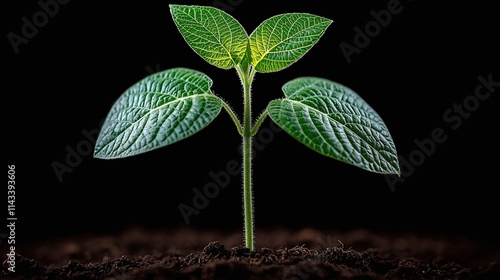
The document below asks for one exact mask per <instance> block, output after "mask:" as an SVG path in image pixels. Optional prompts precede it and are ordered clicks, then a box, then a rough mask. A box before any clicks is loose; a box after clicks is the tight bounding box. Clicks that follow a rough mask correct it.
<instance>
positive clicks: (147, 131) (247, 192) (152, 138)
mask: <svg viewBox="0 0 500 280" xmlns="http://www.w3.org/2000/svg"><path fill="white" fill-rule="evenodd" d="M170 12H171V14H172V18H173V21H174V22H175V24H176V26H177V28H178V30H179V31H180V33H181V34H182V36H183V37H184V39H185V41H186V42H187V44H188V45H189V46H190V47H191V48H192V49H193V50H194V51H195V52H196V53H197V54H198V55H199V56H201V57H202V58H203V59H204V60H205V61H207V62H208V63H210V64H212V65H214V66H216V67H219V68H222V69H231V68H234V69H236V72H237V74H238V76H239V78H240V81H241V84H242V87H243V103H244V104H243V108H244V109H243V120H240V118H239V117H238V116H237V114H236V113H235V112H234V111H233V109H231V107H230V106H229V105H228V104H227V103H226V102H225V101H224V100H222V99H221V98H219V97H218V96H216V95H215V94H214V93H213V92H212V91H211V86H212V80H211V79H210V78H209V77H208V76H207V75H205V74H203V73H201V72H198V71H195V70H191V69H187V68H173V69H169V70H166V71H163V72H159V73H156V74H153V75H150V76H148V77H146V78H144V79H142V80H141V81H139V82H137V83H136V84H134V85H132V86H131V87H130V88H128V89H127V90H126V91H125V92H124V93H123V94H122V95H121V96H120V97H119V98H118V100H117V101H116V103H115V104H114V105H113V106H112V108H111V110H110V112H109V114H108V116H107V118H106V120H105V122H104V124H103V126H102V129H101V132H100V134H99V137H98V139H97V142H96V146H95V150H94V157H96V158H102V159H115V158H123V157H128V156H134V155H137V154H141V153H145V152H148V151H152V150H155V149H158V148H160V147H164V146H167V145H170V144H173V143H175V142H178V141H180V140H183V139H185V138H187V137H189V136H191V135H193V134H195V133H197V132H198V131H200V130H202V129H203V128H205V127H206V126H208V125H209V124H210V123H211V122H212V121H213V120H214V119H215V118H216V117H217V116H218V115H219V113H220V112H221V110H222V108H224V110H225V111H226V112H227V113H228V114H229V116H230V117H231V119H232V120H233V122H234V124H235V125H236V129H237V130H238V133H239V134H240V135H241V137H242V138H243V201H244V203H243V209H244V224H245V233H244V235H245V245H246V247H248V248H249V249H250V250H253V248H254V230H253V207H252V203H253V195H252V173H251V170H252V160H251V159H252V155H251V152H252V137H253V136H254V135H255V134H256V133H257V132H258V130H259V127H260V125H261V124H262V122H263V121H264V120H265V119H266V117H267V116H269V117H270V118H271V119H272V120H273V121H274V122H275V123H276V124H277V125H278V126H279V127H281V128H282V129H283V130H284V131H286V132H287V133H288V134H290V135H291V136H292V137H293V138H295V139H297V140H298V141H299V142H301V143H302V144H304V145H306V146H307V147H309V148H311V149H312V150H314V151H316V152H318V153H320V154H322V155H325V156H327V157H331V158H333V159H337V160H340V161H342V162H345V163H348V164H351V165H354V166H357V167H359V168H362V169H365V170H368V171H371V172H376V173H381V174H399V173H400V169H399V163H398V157H397V153H396V148H395V145H394V142H393V140H392V137H391V135H390V133H389V131H388V129H387V127H386V125H385V124H384V122H383V121H382V119H381V118H380V116H379V115H378V114H377V113H376V112H375V111H374V110H373V109H372V108H371V107H370V106H369V105H368V104H367V103H366V102H365V101H364V100H363V99H362V98H361V97H360V96H359V95H358V94H357V93H355V92H354V91H352V90H351V89H349V88H347V87H345V86H343V85H341V84H339V83H335V82H333V81H330V80H327V79H324V78H317V77H301V78H296V79H294V80H292V81H289V82H288V83H286V84H285V85H284V86H283V87H282V90H283V92H284V94H285V96H284V98H282V99H277V100H273V101H271V102H270V103H269V105H268V106H267V108H266V109H265V110H264V112H262V113H261V114H260V115H259V117H258V118H256V119H254V118H253V117H252V102H251V100H252V99H251V96H252V94H251V87H252V82H253V80H254V77H255V74H256V73H271V72H277V71H280V70H283V69H285V68H287V67H289V66H291V65H292V64H293V63H295V62H296V61H298V60H299V59H300V58H301V57H302V56H304V55H305V54H306V53H307V52H308V51H309V50H310V49H311V48H312V47H313V46H314V45H315V44H316V43H317V42H318V40H319V39H320V38H321V37H322V36H323V34H324V33H325V31H326V30H327V28H328V26H329V25H330V24H331V23H332V20H330V19H327V18H324V17H320V16H317V15H312V14H306V13H289V14H281V15H276V16H273V17H271V18H269V19H267V20H265V21H264V22H262V23H261V24H260V25H259V26H258V27H257V28H256V29H255V30H254V31H253V32H252V33H251V34H250V36H248V35H247V32H246V31H245V29H244V28H243V27H242V26H241V24H240V23H239V22H238V21H237V20H236V19H234V18H233V17H232V16H230V15H229V14H227V13H225V12H224V11H221V10H219V9H216V8H213V7H205V6H186V5H170Z"/></svg>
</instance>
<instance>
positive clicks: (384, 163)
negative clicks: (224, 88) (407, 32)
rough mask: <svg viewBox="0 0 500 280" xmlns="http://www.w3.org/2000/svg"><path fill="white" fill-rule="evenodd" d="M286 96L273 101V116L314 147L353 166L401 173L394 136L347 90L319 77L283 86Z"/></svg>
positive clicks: (356, 95) (389, 172) (302, 141)
mask: <svg viewBox="0 0 500 280" xmlns="http://www.w3.org/2000/svg"><path fill="white" fill-rule="evenodd" d="M283 92H284V93H285V96H286V98H285V99H280V100H274V101H271V102H270V103H269V105H268V112H269V116H270V117H271V119H272V120H273V121H274V122H276V124H278V125H279V126H280V127H281V128H283V130H285V131H286V132H287V133H288V134H290V135H291V136H292V137H294V138H295V139H297V140H298V141H300V142H301V143H303V144H305V145H306V146H308V147H309V148H311V149H313V150H314V151H316V152H318V153H320V154H323V155H325V156H328V157H332V158H334V159H338V160H340V161H343V162H346V163H349V164H352V165H355V166H357V167H360V168H363V169H366V170H369V171H373V172H377V173H385V174H400V169H399V163H398V155H397V153H396V147H395V145H394V142H393V140H392V137H391V135H390V133H389V130H388V129H387V127H386V125H385V124H384V122H383V121H382V119H381V118H380V116H379V115H378V114H377V113H376V112H375V111H374V110H373V109H372V108H371V107H370V106H369V105H368V104H367V103H366V102H365V101H364V100H363V99H361V97H360V96H359V95H358V94H356V93H355V92H354V91H352V90H351V89H349V88H347V87H345V86H343V85H341V84H338V83H335V82H332V81H329V80H326V79H320V78H297V79H295V80H292V81H290V82H288V83H286V84H285V85H284V86H283Z"/></svg>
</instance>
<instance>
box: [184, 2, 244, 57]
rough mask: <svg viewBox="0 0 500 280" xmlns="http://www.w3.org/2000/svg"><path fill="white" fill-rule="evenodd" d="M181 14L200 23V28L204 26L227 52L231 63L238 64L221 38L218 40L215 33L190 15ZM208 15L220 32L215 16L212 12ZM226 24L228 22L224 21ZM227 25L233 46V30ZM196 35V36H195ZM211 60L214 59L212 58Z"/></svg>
mask: <svg viewBox="0 0 500 280" xmlns="http://www.w3.org/2000/svg"><path fill="white" fill-rule="evenodd" d="M179 12H181V13H183V14H185V15H186V16H187V17H189V18H191V19H192V20H193V21H194V22H196V23H198V24H199V25H200V26H202V27H203V28H204V29H205V30H206V31H207V32H208V33H210V34H211V35H212V37H214V38H215V40H216V41H217V42H218V43H219V45H221V46H222V48H223V49H224V51H225V52H226V54H227V55H228V57H229V59H230V60H231V62H232V63H233V65H236V62H235V61H234V59H233V57H232V55H231V52H230V51H229V50H228V49H227V48H226V46H224V44H222V42H221V41H220V38H217V36H215V34H214V33H212V32H211V31H210V30H209V29H208V28H206V27H205V25H203V24H202V23H201V22H199V21H198V20H196V19H195V18H193V17H192V16H190V15H189V14H188V13H186V12H184V11H182V10H180V11H179ZM207 12H208V14H209V15H210V16H211V17H212V18H213V20H214V22H215V24H216V26H217V31H220V30H219V26H218V25H217V21H216V20H215V18H214V15H213V14H212V13H211V12H210V11H207ZM224 22H226V21H225V20H224ZM226 24H227V25H228V27H229V28H228V29H229V32H230V34H231V45H232V42H233V33H232V30H231V26H230V25H229V23H227V22H226ZM195 35H196V34H195ZM210 59H213V58H212V57H211V58H210Z"/></svg>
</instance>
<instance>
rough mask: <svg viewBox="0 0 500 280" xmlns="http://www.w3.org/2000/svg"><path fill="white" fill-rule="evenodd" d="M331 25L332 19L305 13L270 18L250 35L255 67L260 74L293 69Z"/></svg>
mask: <svg viewBox="0 0 500 280" xmlns="http://www.w3.org/2000/svg"><path fill="white" fill-rule="evenodd" d="M331 23H332V20H330V19H327V18H323V17H320V16H316V15H311V14H303V13H292V14H282V15H277V16H274V17H271V18H269V19H268V20H266V21H264V22H263V23H261V24H260V25H259V26H258V27H257V28H256V29H255V31H254V32H252V34H251V35H250V47H251V49H252V55H253V60H252V65H253V66H254V67H255V69H256V70H257V71H259V72H275V71H279V70H282V69H284V68H286V67H288V66H290V65H291V64H292V63H294V62H296V61H297V60H299V59H300V58H301V57H302V56H303V55H304V54H306V53H307V52H308V51H309V50H310V49H311V48H312V47H313V46H314V45H315V44H316V43H317V42H318V40H319V39H320V38H321V36H322V35H323V34H324V33H325V31H326V29H327V28H328V26H329V25H330V24H331Z"/></svg>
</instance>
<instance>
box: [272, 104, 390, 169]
mask: <svg viewBox="0 0 500 280" xmlns="http://www.w3.org/2000/svg"><path fill="white" fill-rule="evenodd" d="M282 100H283V101H288V102H290V103H295V104H298V105H299V106H304V107H307V108H308V109H311V110H312V111H315V112H317V113H320V114H322V115H325V116H327V117H328V119H331V120H332V121H334V122H335V123H337V124H339V125H340V126H342V127H344V129H345V130H347V131H350V132H351V133H352V134H353V135H354V136H356V138H358V139H360V140H361V141H363V142H365V143H367V145H368V146H369V147H370V148H372V150H374V151H375V152H376V153H377V154H378V155H380V157H381V158H383V159H385V161H386V162H387V163H389V165H391V166H392V164H391V163H390V162H391V161H390V160H389V159H387V158H386V157H385V156H384V155H383V154H381V153H380V152H379V151H378V150H377V149H376V148H374V147H373V146H372V145H371V144H370V143H369V142H367V141H365V140H364V139H363V138H361V137H359V135H358V134H357V133H355V132H354V131H353V130H351V129H349V128H348V127H346V126H345V125H344V124H343V123H341V122H339V121H337V120H335V119H333V118H331V117H330V116H329V115H328V114H325V113H323V112H321V111H320V110H318V109H316V108H314V107H311V106H309V105H306V104H303V103H300V102H298V101H295V100H291V99H282ZM369 120H371V119H369ZM360 125H362V126H364V125H363V124H360ZM365 127H367V126H365ZM367 128H370V127H367ZM370 130H371V128H370ZM393 167H394V166H393Z"/></svg>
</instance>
